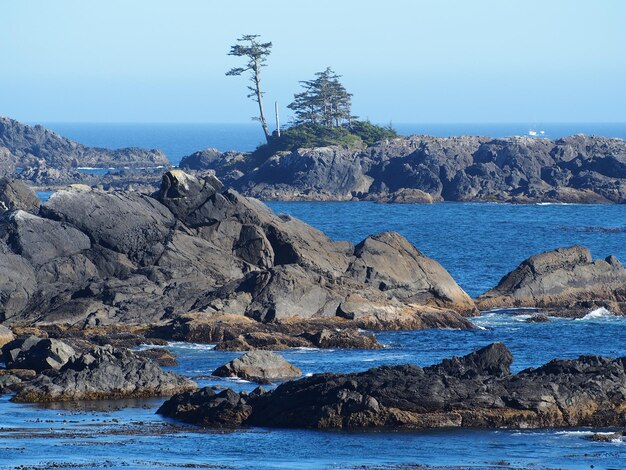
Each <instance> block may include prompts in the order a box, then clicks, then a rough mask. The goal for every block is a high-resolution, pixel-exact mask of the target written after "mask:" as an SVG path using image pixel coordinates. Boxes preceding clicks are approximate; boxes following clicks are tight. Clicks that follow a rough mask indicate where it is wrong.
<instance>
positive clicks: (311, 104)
mask: <svg viewBox="0 0 626 470" xmlns="http://www.w3.org/2000/svg"><path fill="white" fill-rule="evenodd" d="M258 37H259V36H257V35H253V34H247V35H244V36H241V37H240V38H239V39H237V42H238V43H240V44H236V45H234V46H232V47H231V50H230V53H229V55H232V56H236V57H245V58H246V59H247V62H246V65H245V67H237V68H233V69H231V70H229V71H228V72H227V73H226V75H242V74H243V73H246V72H248V73H249V75H250V81H251V82H252V86H248V90H249V91H250V93H249V95H248V97H249V98H252V99H253V100H254V101H256V102H257V103H258V105H259V117H258V118H257V119H258V120H259V121H261V126H262V127H263V132H264V134H265V139H266V141H267V143H265V144H263V145H261V146H259V147H258V148H257V149H256V151H255V152H254V153H255V156H256V157H257V159H261V160H262V159H264V158H267V157H269V156H271V155H273V154H275V153H276V152H280V151H284V150H289V151H291V150H294V149H298V148H310V147H325V146H329V145H340V146H344V147H349V148H361V147H364V146H367V145H372V144H374V143H375V142H378V141H380V140H384V139H391V138H394V137H397V133H396V132H395V131H394V130H393V129H392V127H391V125H389V126H386V127H381V126H377V125H375V124H372V123H371V122H369V121H359V120H357V116H353V115H352V112H351V106H352V94H351V93H348V91H347V90H346V89H345V87H344V86H343V85H342V84H341V82H340V81H339V79H340V78H341V75H337V74H336V73H335V72H334V71H333V70H332V69H331V68H330V67H327V68H326V70H324V71H323V72H318V73H316V74H315V78H314V79H313V80H306V81H301V82H300V84H301V85H302V88H303V90H302V91H301V92H300V93H296V94H295V95H294V101H293V102H292V103H291V104H289V106H288V108H289V109H291V110H293V111H294V114H295V118H294V121H293V124H292V126H291V127H289V128H287V129H285V130H282V131H281V130H280V129H279V128H278V127H279V124H278V116H276V126H277V129H276V131H275V132H274V133H270V131H269V129H268V126H267V120H266V118H265V112H264V108H263V94H264V93H263V92H262V91H261V80H260V72H261V68H262V67H265V66H266V62H267V57H268V56H269V54H270V51H271V48H272V43H271V42H266V43H261V42H259V41H258V40H257V38H258ZM277 109H278V107H277ZM277 112H278V111H277ZM255 160H256V159H255Z"/></svg>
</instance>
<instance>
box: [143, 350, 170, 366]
mask: <svg viewBox="0 0 626 470" xmlns="http://www.w3.org/2000/svg"><path fill="white" fill-rule="evenodd" d="M135 354H136V355H137V356H140V357H145V358H147V359H151V360H153V361H154V362H156V363H157V364H158V365H160V366H161V367H174V366H177V365H178V360H177V359H176V355H175V354H174V353H172V352H171V351H170V350H169V349H166V348H148V349H142V350H139V351H135Z"/></svg>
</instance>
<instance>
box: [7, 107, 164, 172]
mask: <svg viewBox="0 0 626 470" xmlns="http://www.w3.org/2000/svg"><path fill="white" fill-rule="evenodd" d="M2 154H4V156H5V157H6V162H7V163H6V164H3V165H2V166H4V167H6V169H7V170H6V171H5V173H6V174H11V173H13V171H11V169H13V170H14V169H15V167H21V168H53V169H56V170H70V169H72V168H77V167H95V168H109V167H155V166H169V161H168V160H167V157H166V156H165V155H164V154H163V153H162V152H161V151H160V150H145V149H140V148H124V149H117V150H108V149H103V148H94V147H87V146H85V145H82V144H79V143H76V142H73V141H72V140H70V139H66V138H65V137H61V136H60V135H58V134H57V133H55V132H53V131H50V130H48V129H46V128H44V127H43V126H39V125H37V126H28V125H26V124H22V123H20V122H18V121H16V120H14V119H9V118H6V117H0V160H4V158H3V155H2ZM1 175H2V171H0V176H1Z"/></svg>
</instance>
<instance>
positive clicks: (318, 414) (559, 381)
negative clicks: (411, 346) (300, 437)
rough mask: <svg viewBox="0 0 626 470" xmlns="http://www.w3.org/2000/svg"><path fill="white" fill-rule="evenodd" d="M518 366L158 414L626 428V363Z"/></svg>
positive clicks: (208, 419)
mask: <svg viewBox="0 0 626 470" xmlns="http://www.w3.org/2000/svg"><path fill="white" fill-rule="evenodd" d="M511 362H512V356H511V353H510V352H509V351H508V350H507V349H506V347H504V346H503V345H502V344H500V343H494V344H492V345H490V346H487V347H485V348H482V349H479V350H477V351H475V352H473V353H471V354H469V355H467V356H464V357H461V358H453V359H450V360H444V361H443V362H442V363H440V364H437V365H434V366H431V367H425V368H422V367H418V366H414V365H401V366H383V367H377V368H374V369H370V370H368V371H366V372H360V373H351V374H330V373H326V374H315V375H313V376H311V377H306V378H303V379H300V380H296V381H292V382H286V383H284V384H282V385H279V386H278V388H276V389H275V390H273V391H269V392H263V391H261V390H256V391H255V392H254V393H252V394H250V395H248V394H246V393H240V394H235V393H234V392H232V391H224V392H221V393H220V395H221V396H220V395H215V394H214V392H212V391H210V390H205V389H203V390H201V391H198V392H194V393H187V394H181V395H177V396H174V397H173V398H172V399H170V400H168V401H167V402H165V403H164V404H163V405H162V406H161V408H160V409H159V411H158V412H159V413H161V414H164V415H165V416H169V417H172V418H175V419H180V420H182V421H186V422H190V423H196V424H200V425H202V426H208V427H212V426H217V427H224V426H228V427H238V426H242V425H244V426H245V425H252V426H270V427H294V428H381V427H382V428H385V427H393V428H399V427H400V428H439V427H480V428H521V429H526V428H542V427H570V426H623V425H624V423H625V422H626V408H625V407H624V403H626V396H625V394H624V383H626V371H625V366H626V359H625V358H621V359H608V358H603V357H597V356H582V357H580V358H579V359H576V360H558V359H557V360H553V361H551V362H549V363H548V364H546V365H544V366H542V367H539V368H537V369H526V370H524V371H522V372H519V373H518V374H511V373H510V370H509V366H510V364H511ZM225 397H228V400H225ZM204 410H211V413H207V412H205V411H204Z"/></svg>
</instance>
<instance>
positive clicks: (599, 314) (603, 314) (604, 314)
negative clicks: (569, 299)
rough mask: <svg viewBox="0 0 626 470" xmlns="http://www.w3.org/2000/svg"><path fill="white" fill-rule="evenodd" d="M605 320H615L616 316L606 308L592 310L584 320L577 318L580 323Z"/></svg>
mask: <svg viewBox="0 0 626 470" xmlns="http://www.w3.org/2000/svg"><path fill="white" fill-rule="evenodd" d="M603 318H615V315H613V314H612V313H611V311H610V310H607V309H606V308H604V307H600V308H597V309H595V310H592V311H591V312H589V313H588V314H587V315H585V316H584V317H582V318H577V319H576V320H578V321H589V320H602V319H603Z"/></svg>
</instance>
